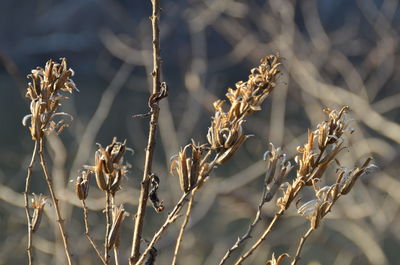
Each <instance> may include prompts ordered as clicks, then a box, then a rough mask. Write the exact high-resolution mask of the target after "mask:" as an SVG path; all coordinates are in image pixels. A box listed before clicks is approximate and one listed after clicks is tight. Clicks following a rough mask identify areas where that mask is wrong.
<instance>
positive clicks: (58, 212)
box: [37, 138, 72, 265]
mask: <svg viewBox="0 0 400 265" xmlns="http://www.w3.org/2000/svg"><path fill="white" fill-rule="evenodd" d="M37 141H39V157H40V165H41V167H42V170H43V174H44V177H45V179H46V182H47V186H48V188H49V192H50V196H51V199H52V201H53V203H54V209H55V210H56V218H57V220H56V221H57V223H58V227H59V229H60V234H61V237H62V240H63V243H64V250H65V255H66V257H67V261H68V265H71V264H72V261H71V252H70V250H69V246H68V239H67V234H66V232H65V227H64V220H63V219H62V216H61V210H60V207H59V205H58V199H57V197H56V194H55V192H54V189H53V183H52V179H51V178H50V175H49V173H48V169H47V166H46V162H45V159H44V151H43V146H44V143H43V142H44V139H43V138H40V139H39V140H37Z"/></svg>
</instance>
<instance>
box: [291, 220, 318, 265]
mask: <svg viewBox="0 0 400 265" xmlns="http://www.w3.org/2000/svg"><path fill="white" fill-rule="evenodd" d="M314 230H315V229H314V228H313V227H310V228H309V229H308V231H307V232H306V233H305V234H304V236H302V237H301V238H300V242H299V245H298V247H297V251H296V256H295V257H294V258H293V260H292V263H290V265H296V264H297V262H298V261H299V260H300V255H301V250H302V249H303V246H304V243H305V242H306V240H307V238H308V237H309V236H310V234H311V233H312V232H313V231H314Z"/></svg>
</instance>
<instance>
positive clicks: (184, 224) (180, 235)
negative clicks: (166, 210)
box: [171, 189, 197, 265]
mask: <svg viewBox="0 0 400 265" xmlns="http://www.w3.org/2000/svg"><path fill="white" fill-rule="evenodd" d="M195 191H197V189H195V190H193V192H192V196H191V197H190V200H189V203H188V206H187V209H186V214H185V219H184V220H183V223H182V225H181V228H180V229H179V235H178V238H177V239H176V245H175V251H174V257H173V259H172V263H171V265H175V264H176V261H177V259H178V253H179V249H180V246H181V242H182V238H183V233H184V232H185V229H186V226H187V224H188V222H189V217H190V214H191V212H192V205H193V201H194V196H195V194H196V193H195Z"/></svg>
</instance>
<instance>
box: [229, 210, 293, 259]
mask: <svg viewBox="0 0 400 265" xmlns="http://www.w3.org/2000/svg"><path fill="white" fill-rule="evenodd" d="M284 212H285V211H284V210H282V209H281V210H279V212H277V213H276V214H275V216H274V218H273V219H272V221H271V223H270V224H269V226H268V228H267V229H266V230H265V231H264V233H263V234H262V236H261V237H260V238H259V239H258V240H257V242H256V243H254V245H253V246H251V248H250V249H249V250H248V251H247V252H246V253H244V254H243V255H242V256H240V258H239V259H238V260H237V261H236V263H235V265H239V264H242V262H243V261H244V260H245V259H247V258H248V257H249V256H250V255H251V254H253V252H254V250H256V248H257V247H258V246H259V245H261V243H262V242H263V241H264V240H265V239H266V238H267V236H268V234H269V233H270V232H271V231H272V228H273V226H274V225H275V224H276V222H277V221H278V220H279V218H280V217H281V216H282V215H283V213H284Z"/></svg>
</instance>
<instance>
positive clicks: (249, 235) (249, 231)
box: [219, 182, 268, 265]
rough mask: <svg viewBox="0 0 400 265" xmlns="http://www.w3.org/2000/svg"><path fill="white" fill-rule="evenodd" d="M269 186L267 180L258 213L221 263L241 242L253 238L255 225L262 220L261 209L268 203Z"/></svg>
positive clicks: (221, 262)
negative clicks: (266, 198) (266, 197)
mask: <svg viewBox="0 0 400 265" xmlns="http://www.w3.org/2000/svg"><path fill="white" fill-rule="evenodd" d="M267 186H268V185H267V183H266V182H265V183H264V189H263V193H262V195H261V200H260V203H259V204H258V207H257V213H256V216H255V217H254V220H253V222H252V223H251V224H250V225H249V227H248V229H247V231H246V233H245V234H244V235H243V236H241V237H239V238H238V239H237V240H236V243H235V244H234V245H233V246H232V247H231V248H230V249H228V251H227V252H226V253H225V255H224V257H223V258H222V260H221V261H220V263H219V265H222V264H224V263H225V262H226V261H227V260H228V258H229V257H230V255H232V253H233V252H234V251H235V250H236V249H238V248H239V247H240V245H241V244H243V243H244V242H245V241H246V240H247V239H249V238H251V233H252V232H253V230H254V227H255V226H256V225H257V224H258V223H259V222H260V221H261V210H262V207H263V206H264V204H265V203H266V200H265V196H266V195H267Z"/></svg>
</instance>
